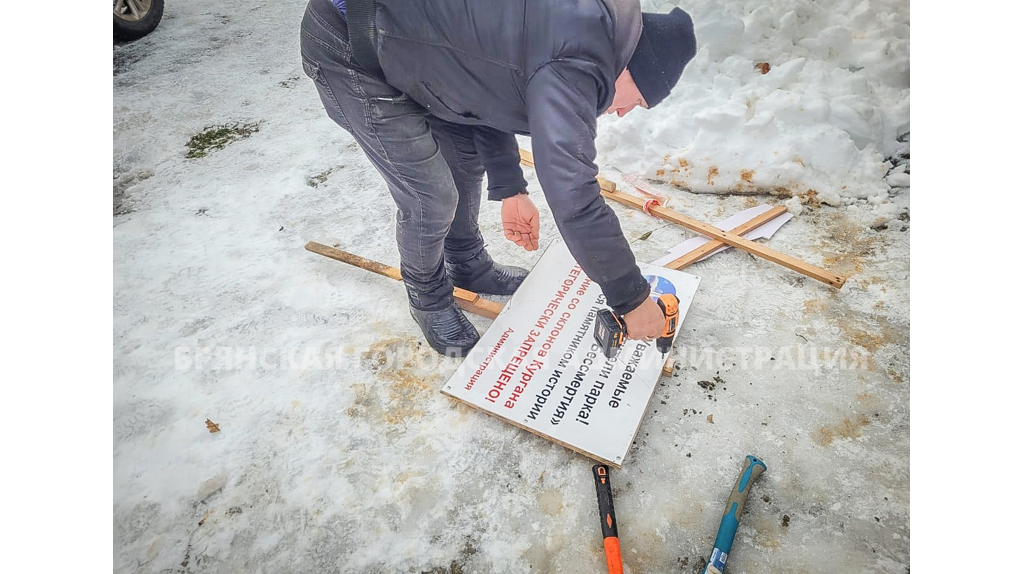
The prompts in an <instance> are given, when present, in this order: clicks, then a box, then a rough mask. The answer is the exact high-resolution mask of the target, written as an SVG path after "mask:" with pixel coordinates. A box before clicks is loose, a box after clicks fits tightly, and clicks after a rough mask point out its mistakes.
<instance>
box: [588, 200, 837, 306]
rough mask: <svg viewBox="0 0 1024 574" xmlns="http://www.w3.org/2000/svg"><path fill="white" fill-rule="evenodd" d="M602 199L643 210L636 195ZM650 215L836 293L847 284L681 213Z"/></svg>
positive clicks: (656, 209) (659, 210)
mask: <svg viewBox="0 0 1024 574" xmlns="http://www.w3.org/2000/svg"><path fill="white" fill-rule="evenodd" d="M601 195H603V196H605V197H607V198H608V199H611V200H613V201H617V202H619V203H621V204H623V205H627V206H629V207H633V208H635V209H640V210H642V209H643V207H644V200H643V199H641V198H639V197H637V196H635V195H630V194H628V193H622V192H619V191H602V192H601ZM649 211H650V213H651V214H652V215H654V216H655V217H660V218H661V219H664V220H665V221H670V222H672V223H675V224H677V225H682V226H683V227H685V228H687V229H689V230H692V231H696V232H697V233H700V234H701V235H704V236H707V237H710V238H712V239H718V240H719V241H721V242H722V243H725V244H728V245H732V246H733V247H736V248H738V249H742V250H744V251H746V252H747V253H750V254H751V255H756V256H758V257H761V258H763V259H767V260H768V261H771V262H773V263H778V264H779V265H782V266H783V267H786V268H787V269H792V270H793V271H796V272H797V273H800V274H801V275H805V276H807V277H810V278H812V279H817V280H818V281H821V282H822V283H826V284H828V285H831V286H833V287H835V288H836V289H839V288H840V287H842V286H843V283H845V282H846V278H845V277H842V276H840V275H836V274H835V273H832V272H830V271H827V270H825V269H822V268H820V267H817V266H814V265H811V264H810V263H806V262H804V261H801V260H799V259H797V258H795V257H792V256H790V255H786V254H785V253H781V252H779V251H776V250H774V249H772V248H770V247H766V246H764V245H761V244H760V243H757V242H754V241H751V240H749V239H747V238H745V237H741V236H739V235H736V234H735V233H729V232H728V231H722V230H721V229H719V228H717V227H715V226H713V225H708V224H707V223H704V222H702V221H697V220H696V219H693V218H690V217H687V216H685V215H683V214H681V213H677V212H675V211H672V210H671V209H665V208H664V207H661V206H657V205H656V206H653V207H651V208H650V210H649Z"/></svg>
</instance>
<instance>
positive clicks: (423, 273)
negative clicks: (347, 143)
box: [300, 0, 489, 311]
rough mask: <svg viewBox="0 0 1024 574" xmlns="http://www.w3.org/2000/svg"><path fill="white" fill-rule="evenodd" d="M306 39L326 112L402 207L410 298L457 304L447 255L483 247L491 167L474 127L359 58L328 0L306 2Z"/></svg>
mask: <svg viewBox="0 0 1024 574" xmlns="http://www.w3.org/2000/svg"><path fill="white" fill-rule="evenodd" d="M300 46H301V51H302V69H303V71H304V72H305V73H306V75H307V76H309V77H310V79H312V80H313V83H314V84H315V85H316V89H317V92H319V94H320V100H321V101H322V102H323V105H324V109H325V110H326V111H327V115H328V116H329V117H330V118H331V119H332V120H334V121H335V122H336V123H337V124H338V125H340V126H341V127H343V128H345V130H346V131H348V132H349V133H350V134H352V137H353V138H355V140H356V142H357V143H358V144H359V146H360V147H361V148H362V149H363V152H365V153H366V157H368V158H369V159H370V161H371V162H372V163H373V165H374V166H375V167H376V168H377V171H379V172H380V174H381V175H382V176H383V177H384V180H385V181H386V182H387V185H388V189H389V190H390V192H391V197H392V198H393V199H394V201H395V205H397V207H398V225H397V232H396V235H397V239H398V252H399V255H400V257H401V270H402V277H403V279H404V280H405V285H406V291H407V292H408V293H409V302H410V304H411V305H412V306H413V307H414V308H416V309H421V310H426V311H433V310H437V309H441V308H443V307H445V306H447V305H450V304H452V302H453V296H452V291H453V284H452V280H451V279H450V278H449V277H448V273H447V272H446V270H445V265H444V263H445V260H447V261H449V262H451V263H458V262H465V261H469V260H472V259H474V258H478V256H480V255H481V252H483V251H484V240H483V236H482V235H481V234H480V228H479V227H478V225H477V218H478V217H479V215H480V197H481V184H482V182H483V176H484V167H483V164H482V162H481V161H480V157H479V154H478V153H477V149H476V144H475V143H474V141H473V127H472V126H462V125H458V124H453V123H450V122H446V121H444V120H441V119H439V118H436V117H434V116H433V115H431V114H430V113H429V112H428V111H427V110H426V109H424V108H423V107H422V106H420V105H419V104H417V103H416V102H414V101H412V100H411V99H409V97H408V96H406V95H405V94H403V93H402V92H400V91H398V90H396V89H395V88H393V87H391V86H390V85H388V84H387V83H386V82H385V81H384V80H383V79H380V78H378V77H375V76H373V75H370V74H369V73H367V72H365V71H364V70H362V69H361V68H360V67H359V66H358V65H356V64H355V63H354V62H353V58H352V50H351V48H350V46H349V42H348V27H347V24H346V22H345V19H344V17H342V15H341V14H340V13H339V12H338V10H337V9H336V8H335V7H334V5H333V4H332V3H331V0H311V1H310V2H309V5H308V6H307V7H306V13H305V15H304V17H303V19H302V31H301V38H300ZM484 259H485V260H487V261H489V258H487V257H484Z"/></svg>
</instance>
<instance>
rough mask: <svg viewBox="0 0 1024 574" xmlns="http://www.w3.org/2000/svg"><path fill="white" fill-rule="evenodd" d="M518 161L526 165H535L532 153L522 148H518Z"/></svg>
mask: <svg viewBox="0 0 1024 574" xmlns="http://www.w3.org/2000/svg"><path fill="white" fill-rule="evenodd" d="M519 163H521V164H523V165H525V166H526V167H535V165H534V163H533V153H532V152H529V151H527V150H525V149H523V148H519Z"/></svg>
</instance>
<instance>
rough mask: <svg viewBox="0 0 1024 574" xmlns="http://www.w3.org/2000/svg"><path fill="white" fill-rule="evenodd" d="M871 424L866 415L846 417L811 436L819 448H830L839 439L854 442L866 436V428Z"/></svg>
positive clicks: (824, 426) (825, 426)
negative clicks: (864, 431)
mask: <svg viewBox="0 0 1024 574" xmlns="http://www.w3.org/2000/svg"><path fill="white" fill-rule="evenodd" d="M870 423H871V419H870V418H869V417H868V416H867V415H865V414H856V415H854V416H852V417H846V418H844V419H843V420H842V421H840V422H839V423H837V424H834V425H823V426H822V427H821V428H819V429H818V430H817V431H815V432H814V433H812V434H811V440H813V441H814V442H815V443H816V444H818V445H819V446H828V445H830V444H832V443H833V442H834V441H835V440H836V439H837V438H845V439H848V440H853V439H857V438H860V437H862V436H863V435H864V433H863V430H864V427H866V426H868V424H870Z"/></svg>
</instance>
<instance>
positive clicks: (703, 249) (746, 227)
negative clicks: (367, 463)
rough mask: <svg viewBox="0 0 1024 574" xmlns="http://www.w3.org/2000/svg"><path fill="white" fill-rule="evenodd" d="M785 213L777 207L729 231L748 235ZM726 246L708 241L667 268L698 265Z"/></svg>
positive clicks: (783, 207) (784, 209) (783, 209)
mask: <svg viewBox="0 0 1024 574" xmlns="http://www.w3.org/2000/svg"><path fill="white" fill-rule="evenodd" d="M783 213H786V207H785V206H783V205H776V206H775V207H773V208H771V209H769V210H768V211H766V212H764V213H762V214H760V215H758V216H757V217H755V218H753V219H751V220H750V221H747V222H744V223H742V224H741V225H738V226H736V227H735V228H733V229H731V230H729V232H730V233H735V234H736V235H746V234H747V233H750V232H751V231H753V230H755V229H757V228H758V227H761V226H762V225H764V224H765V223H768V222H769V221H771V220H773V219H775V218H776V217H779V216H780V215H782V214H783ZM725 245H726V244H725V243H724V242H723V241H720V240H718V239H712V240H711V241H708V242H707V243H705V244H704V245H701V246H700V247H698V248H696V249H694V250H693V251H691V252H689V253H687V254H685V255H683V256H682V257H679V258H677V259H674V260H672V262H671V263H669V264H668V265H665V267H667V268H669V269H676V270H678V269H682V268H684V267H688V266H689V265H691V264H693V263H696V262H697V261H699V260H700V259H701V258H702V257H704V256H705V255H707V254H709V253H711V252H713V251H715V250H716V249H718V248H720V247H725Z"/></svg>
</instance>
